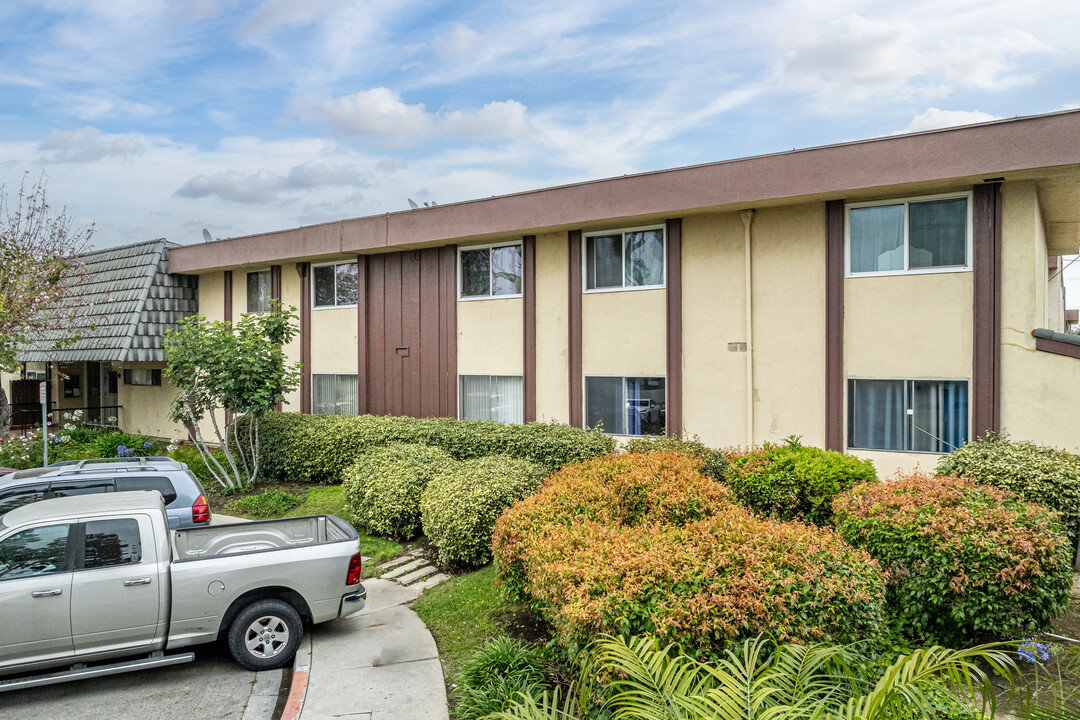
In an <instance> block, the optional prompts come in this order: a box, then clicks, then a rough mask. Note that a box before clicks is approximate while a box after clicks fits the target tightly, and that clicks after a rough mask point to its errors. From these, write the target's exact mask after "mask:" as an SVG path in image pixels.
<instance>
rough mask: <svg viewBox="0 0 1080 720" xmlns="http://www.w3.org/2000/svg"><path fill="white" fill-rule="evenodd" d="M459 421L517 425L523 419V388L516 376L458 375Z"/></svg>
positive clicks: (520, 379) (520, 380)
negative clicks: (484, 421) (488, 421)
mask: <svg viewBox="0 0 1080 720" xmlns="http://www.w3.org/2000/svg"><path fill="white" fill-rule="evenodd" d="M460 384H461V392H460V393H459V398H460V400H459V403H460V406H461V407H460V415H461V419H462V420H494V421H495V422H501V423H520V422H524V418H525V399H524V395H525V390H524V388H525V385H524V382H523V380H522V377H521V376H520V375H461V376H460Z"/></svg>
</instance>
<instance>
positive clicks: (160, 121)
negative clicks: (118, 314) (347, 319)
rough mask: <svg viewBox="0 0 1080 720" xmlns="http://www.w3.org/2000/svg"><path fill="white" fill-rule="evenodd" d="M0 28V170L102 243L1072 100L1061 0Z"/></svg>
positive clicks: (477, 5)
mask: <svg viewBox="0 0 1080 720" xmlns="http://www.w3.org/2000/svg"><path fill="white" fill-rule="evenodd" d="M0 27H2V28H4V32H3V35H2V37H0V98H2V102H0V184H3V185H6V188H7V192H8V194H9V195H10V194H12V192H13V191H17V189H18V186H19V184H20V183H21V182H22V181H23V180H24V178H25V179H27V180H28V181H31V182H32V181H34V180H37V179H38V178H39V177H40V176H41V175H42V173H44V174H45V176H46V178H47V183H48V195H49V199H50V201H51V202H52V204H53V205H54V206H57V207H58V206H66V208H67V210H68V212H69V214H71V215H72V216H74V217H75V218H76V219H77V221H78V222H79V223H81V224H85V223H91V222H92V223H93V224H94V237H93V243H94V245H95V246H97V247H108V246H114V245H121V244H126V243H131V242H138V241H142V240H149V239H152V238H158V237H165V238H167V239H169V240H171V241H173V242H178V243H182V244H190V243H194V242H201V241H202V229H203V228H207V229H209V231H210V233H211V234H212V235H213V236H215V237H233V236H238V235H247V234H252V233H258V232H264V231H270V230H280V229H285V228H290V227H296V226H299V225H309V224H313V223H318V222H325V221H332V220H339V219H342V218H348V217H359V216H364V215H372V214H378V213H383V212H387V211H398V210H405V209H408V207H409V205H408V198H412V199H414V200H416V201H417V202H420V203H423V202H428V201H437V202H438V203H440V204H443V203H449V202H455V201H461V200H470V199H475V198H480V197H488V196H491V195H500V194H505V193H510V192H518V191H522V190H529V189H534V188H540V187H547V186H551V185H559V184H564V183H571V182H579V181H584V180H591V179H596V178H602V177H610V176H615V175H622V174H625V173H634V172H644V171H649V170H657V169H662V168H670V167H678V166H683V165H692V164H696V163H703V162H712V161H716V160H724V159H730V158H738V157H746V156H750V155H757V154H762V153H770V152H778V151H783V150H790V149H792V148H805V147H812V146H815V145H823V144H829V143H836V142H844V141H849V140H859V139H863V138H870V137H878V136H885V135H891V134H894V133H900V132H909V131H915V130H926V129H932V128H937V127H945V126H949V125H958V124H966V123H971V122H980V121H984V120H990V119H994V118H1001V117H1014V116H1018V115H1033V114H1038V113H1046V112H1053V111H1057V110H1063V109H1067V108H1074V107H1080V42H1078V38H1080V2H1076V0H1027V1H1026V2H1017V0H931V1H925V0H909V1H908V2H904V3H896V2H878V1H876V0H830V2H821V1H820V0H792V1H788V0H753V1H750V2H742V1H740V0H735V1H730V2H727V1H717V0H681V1H680V2H655V1H654V2H646V1H634V0H627V1H626V2H618V1H614V0H613V1H603V2H601V1H594V2H590V1H589V0H548V1H547V2H544V3H530V2H520V0H519V1H518V2H508V1H503V2H500V1H498V0H473V1H472V2H437V1H425V0H397V1H395V2H389V1H385V0H364V1H353V0H263V1H262V2H241V1H239V0H236V1H229V0H167V1H166V0H37V1H36V2H32V3H14V2H7V3H3V4H0ZM1065 276H1066V282H1067V285H1068V288H1069V299H1068V305H1069V306H1070V307H1078V306H1080V261H1077V262H1075V263H1073V264H1072V265H1071V266H1069V268H1068V269H1067V270H1066V271H1065Z"/></svg>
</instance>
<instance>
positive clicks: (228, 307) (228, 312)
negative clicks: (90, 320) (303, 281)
mask: <svg viewBox="0 0 1080 720" xmlns="http://www.w3.org/2000/svg"><path fill="white" fill-rule="evenodd" d="M223 282H224V285H223V289H224V291H225V307H224V308H223V309H222V310H223V316H224V318H225V322H227V323H232V305H233V276H232V270H226V271H225V278H224V281H223ZM48 377H52V372H50V373H49V375H48ZM231 422H232V413H231V412H229V411H228V410H226V411H225V424H229V423H231ZM189 432H190V431H189ZM191 437H192V438H194V437H195V433H193V432H192V433H191Z"/></svg>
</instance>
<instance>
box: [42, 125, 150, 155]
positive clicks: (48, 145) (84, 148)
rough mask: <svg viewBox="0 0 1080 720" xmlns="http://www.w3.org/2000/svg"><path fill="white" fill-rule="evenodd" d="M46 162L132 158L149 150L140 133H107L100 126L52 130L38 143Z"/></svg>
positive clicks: (144, 138)
mask: <svg viewBox="0 0 1080 720" xmlns="http://www.w3.org/2000/svg"><path fill="white" fill-rule="evenodd" d="M38 151H39V152H41V153H42V154H43V155H44V156H45V159H46V160H47V161H51V162H60V163H88V162H95V161H97V160H101V159H103V158H108V157H120V158H129V157H134V156H137V155H142V154H143V153H144V152H146V137H145V136H143V135H142V134H140V133H128V134H116V135H107V134H106V133H104V132H102V131H101V130H99V129H98V128H95V127H84V128H82V129H81V130H53V131H52V132H51V133H49V135H48V136H47V137H46V138H45V139H44V140H42V141H41V144H40V145H38Z"/></svg>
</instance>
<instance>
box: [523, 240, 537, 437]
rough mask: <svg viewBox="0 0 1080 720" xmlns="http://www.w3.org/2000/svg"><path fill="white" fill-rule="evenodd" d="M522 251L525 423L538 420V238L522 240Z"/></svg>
mask: <svg viewBox="0 0 1080 720" xmlns="http://www.w3.org/2000/svg"><path fill="white" fill-rule="evenodd" d="M521 249H522V258H521V259H522V265H523V277H522V279H521V280H522V285H523V287H522V300H523V302H522V305H523V308H524V318H522V325H521V327H522V337H523V340H524V348H523V354H522V358H523V360H522V366H523V367H522V369H521V372H522V380H523V383H522V384H523V385H524V386H525V387H524V405H525V408H524V419H525V422H533V421H534V420H536V236H535V235H526V236H525V237H523V238H522V239H521Z"/></svg>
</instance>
